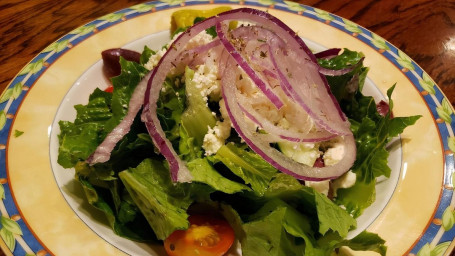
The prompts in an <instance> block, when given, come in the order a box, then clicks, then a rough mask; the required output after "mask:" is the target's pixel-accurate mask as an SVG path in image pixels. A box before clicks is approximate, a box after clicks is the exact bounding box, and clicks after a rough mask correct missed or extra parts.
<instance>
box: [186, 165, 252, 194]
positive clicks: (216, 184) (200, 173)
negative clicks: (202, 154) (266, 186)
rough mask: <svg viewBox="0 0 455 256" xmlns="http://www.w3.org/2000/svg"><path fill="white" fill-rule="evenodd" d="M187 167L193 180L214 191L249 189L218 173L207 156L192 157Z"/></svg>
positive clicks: (231, 191) (224, 191) (232, 192)
mask: <svg viewBox="0 0 455 256" xmlns="http://www.w3.org/2000/svg"><path fill="white" fill-rule="evenodd" d="M187 167H188V169H189V170H190V172H191V175H192V176H193V182H200V183H204V184H207V185H209V186H210V187H212V188H213V189H214V190H216V191H221V192H223V193H227V194H234V193H237V192H241V191H244V190H249V188H248V187H247V186H245V185H244V184H240V183H237V182H235V181H231V180H229V179H227V178H225V177H223V176H222V175H221V174H219V173H218V172H217V171H216V170H215V169H214V168H213V166H212V165H211V164H210V163H209V161H208V160H207V158H198V159H194V160H193V161H191V162H188V163H187Z"/></svg>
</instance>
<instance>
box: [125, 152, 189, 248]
mask: <svg viewBox="0 0 455 256" xmlns="http://www.w3.org/2000/svg"><path fill="white" fill-rule="evenodd" d="M119 177H120V179H121V180H122V182H123V184H124V185H125V187H126V189H127V191H128V192H129V194H130V195H131V197H132V199H133V201H134V202H135V203H136V205H137V206H138V207H139V209H140V210H141V212H142V214H144V216H145V218H146V219H147V221H148V223H149V224H150V226H151V227H152V228H153V230H154V232H155V234H156V236H157V238H158V239H160V240H164V239H165V238H167V237H168V236H169V235H170V234H171V233H172V232H174V231H175V230H177V229H187V228H188V227H189V222H188V220H187V218H188V214H187V213H186V211H187V209H188V207H189V206H190V205H191V203H193V199H192V198H191V197H190V193H189V189H190V187H189V186H188V184H174V183H172V181H171V179H170V176H169V170H168V169H167V168H166V167H165V166H164V165H163V164H162V163H161V162H160V161H157V160H152V159H145V160H144V161H143V162H142V163H141V164H139V165H138V166H137V168H129V169H128V170H125V171H123V172H120V173H119Z"/></svg>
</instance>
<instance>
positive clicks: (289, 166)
mask: <svg viewBox="0 0 455 256" xmlns="http://www.w3.org/2000/svg"><path fill="white" fill-rule="evenodd" d="M239 74H240V72H239V71H238V70H236V67H235V63H234V61H233V60H231V61H229V62H228V67H227V68H226V70H225V72H224V74H223V76H222V80H221V83H222V94H223V98H224V101H225V105H226V110H227V112H228V114H229V117H230V119H231V122H232V124H233V126H234V128H235V130H236V131H237V133H238V134H239V135H240V137H241V138H242V139H243V140H244V141H245V142H246V143H247V144H248V146H249V147H250V148H251V149H252V150H253V151H255V152H256V153H257V154H259V155H260V156H261V157H262V158H263V159H264V160H266V161H267V162H269V163H270V164H271V165H272V166H274V167H275V168H277V169H278V170H280V171H282V172H283V173H286V174H289V175H292V176H293V177H295V178H297V179H301V180H310V181H319V180H326V179H334V178H337V177H339V176H341V175H342V174H343V173H345V172H347V171H348V170H349V168H351V166H352V164H353V163H354V161H355V158H356V152H355V151H356V146H355V140H354V137H353V136H352V135H347V136H344V145H345V153H344V157H343V158H342V159H341V160H340V161H339V162H338V163H337V164H335V165H332V166H325V167H310V166H307V165H305V164H301V163H298V162H295V161H294V160H292V159H291V158H289V157H287V156H285V155H284V154H283V153H281V152H280V151H278V150H277V149H275V148H273V147H271V146H270V144H269V142H268V141H266V140H263V138H262V137H263V136H261V135H263V134H259V133H257V132H256V131H255V130H252V129H251V127H248V124H247V123H246V122H245V115H244V114H243V112H242V110H241V109H240V107H239V106H238V104H237V98H236V94H235V90H236V85H235V83H236V81H238V77H239Z"/></svg>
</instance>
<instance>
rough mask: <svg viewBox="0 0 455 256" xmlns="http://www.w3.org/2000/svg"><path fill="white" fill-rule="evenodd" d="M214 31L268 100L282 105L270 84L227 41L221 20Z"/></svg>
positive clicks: (279, 106) (276, 104)
mask: <svg viewBox="0 0 455 256" xmlns="http://www.w3.org/2000/svg"><path fill="white" fill-rule="evenodd" d="M226 28H227V26H226ZM216 32H217V34H218V37H219V38H220V41H221V43H222V44H223V45H224V47H225V48H226V50H227V51H228V52H229V53H230V54H231V56H232V57H234V59H235V60H236V61H237V63H238V64H239V65H240V67H242V69H243V70H244V71H245V72H246V74H247V75H248V76H249V77H250V78H251V80H253V81H254V83H255V84H256V85H257V87H258V88H259V89H260V90H261V91H262V92H263V93H264V94H265V95H266V96H267V97H268V98H269V100H270V101H271V102H272V103H273V104H274V105H275V106H276V108H278V109H279V108H281V107H282V106H283V102H282V101H281V99H280V98H279V97H278V95H276V94H275V93H274V92H273V90H272V89H271V88H270V86H269V85H268V84H267V83H265V82H264V79H263V78H262V77H261V76H260V75H259V74H258V73H256V71H255V70H254V69H253V68H252V67H251V66H250V65H249V64H248V61H247V60H246V59H245V58H244V57H243V56H242V55H241V54H240V52H239V51H238V50H237V49H236V48H235V46H234V45H233V44H231V43H230V42H229V39H228V38H227V37H226V34H225V33H224V29H223V28H222V25H221V22H218V23H217V24H216Z"/></svg>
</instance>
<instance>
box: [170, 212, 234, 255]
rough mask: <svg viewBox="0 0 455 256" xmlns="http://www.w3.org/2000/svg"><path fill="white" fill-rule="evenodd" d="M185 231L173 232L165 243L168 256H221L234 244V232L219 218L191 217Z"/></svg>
mask: <svg viewBox="0 0 455 256" xmlns="http://www.w3.org/2000/svg"><path fill="white" fill-rule="evenodd" d="M188 220H189V222H190V227H189V228H188V229H187V230H177V231H174V233H172V234H171V235H170V236H169V237H168V238H167V239H166V240H165V241H164V248H165V250H166V252H167V254H168V255H169V256H182V255H184V256H193V255H194V256H196V255H197V256H222V255H224V254H225V253H226V252H227V251H228V250H229V248H230V247H231V246H232V243H233V242H234V239H235V235H234V230H233V229H232V228H231V226H229V223H228V222H227V221H226V220H224V219H221V218H217V217H212V216H205V215H192V216H190V217H189V218H188Z"/></svg>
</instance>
